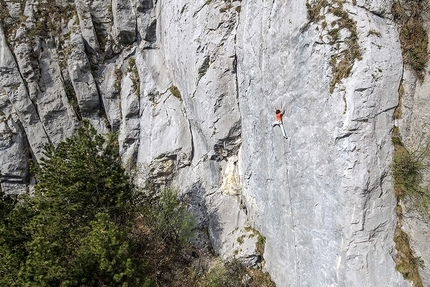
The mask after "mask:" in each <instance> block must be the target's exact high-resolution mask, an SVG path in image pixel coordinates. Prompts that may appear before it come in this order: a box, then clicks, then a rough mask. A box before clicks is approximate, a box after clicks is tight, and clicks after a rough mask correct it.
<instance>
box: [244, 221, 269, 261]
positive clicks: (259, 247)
mask: <svg viewBox="0 0 430 287" xmlns="http://www.w3.org/2000/svg"><path fill="white" fill-rule="evenodd" d="M245 231H246V232H251V234H250V235H249V237H254V236H257V242H256V243H255V251H256V253H257V254H258V255H263V254H264V246H265V244H266V237H264V236H263V235H261V233H260V232H259V231H258V230H257V229H255V228H253V227H251V226H247V227H245Z"/></svg>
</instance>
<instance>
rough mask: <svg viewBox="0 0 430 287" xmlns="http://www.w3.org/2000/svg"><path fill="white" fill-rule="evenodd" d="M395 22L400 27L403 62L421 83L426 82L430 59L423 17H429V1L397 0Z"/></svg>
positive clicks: (393, 11)
mask: <svg viewBox="0 0 430 287" xmlns="http://www.w3.org/2000/svg"><path fill="white" fill-rule="evenodd" d="M391 11H392V14H393V16H394V20H395V21H396V23H397V24H398V26H399V27H400V28H399V29H400V31H399V36H400V44H401V48H402V55H403V62H404V63H405V64H406V65H408V66H410V67H411V68H412V70H413V71H414V72H415V74H416V75H417V77H418V79H419V80H420V81H423V80H424V76H425V67H426V66H427V62H428V59H429V55H428V52H427V46H428V41H429V40H428V35H427V32H426V30H425V28H424V24H423V23H424V21H423V17H428V16H429V15H427V14H429V11H430V4H429V3H428V1H420V0H411V1H401V2H400V1H399V0H396V1H395V2H394V3H393V6H392V10H391Z"/></svg>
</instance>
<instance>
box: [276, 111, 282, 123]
mask: <svg viewBox="0 0 430 287" xmlns="http://www.w3.org/2000/svg"><path fill="white" fill-rule="evenodd" d="M282 115H283V113H277V114H276V120H277V121H278V122H282Z"/></svg>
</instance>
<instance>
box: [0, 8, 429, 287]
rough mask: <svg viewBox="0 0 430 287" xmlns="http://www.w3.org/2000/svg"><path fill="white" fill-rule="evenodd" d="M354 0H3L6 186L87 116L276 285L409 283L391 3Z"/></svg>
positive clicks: (126, 158)
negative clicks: (398, 264)
mask: <svg viewBox="0 0 430 287" xmlns="http://www.w3.org/2000/svg"><path fill="white" fill-rule="evenodd" d="M341 2H342V1H341ZM341 2H339V1H329V2H325V1H309V2H306V1H304V0H303V1H278V0H274V1H259V0H247V1H224V0H213V1H207V0H199V1H187V0H164V1H161V0H158V1H156V0H140V1H138V0H113V1H102V0H100V1H99V0H94V1H88V0H75V1H70V0H69V1H66V0H63V1H60V0H57V1H53V0H48V1H42V0H40V1H35V0H27V1H21V2H19V3H18V2H16V1H12V0H0V4H2V7H7V9H6V10H5V11H4V12H2V14H1V26H0V83H1V85H0V151H1V152H0V170H1V174H2V183H1V187H2V189H3V190H5V191H7V192H9V193H20V192H24V191H25V190H26V188H27V187H28V184H29V174H28V159H29V158H33V159H36V160H39V159H40V158H41V156H42V153H41V152H42V148H43V145H44V144H45V143H53V144H58V143H59V142H60V141H62V140H63V139H65V138H66V137H68V136H70V135H71V134H72V133H73V131H74V129H75V128H76V126H77V125H78V124H79V121H80V120H81V119H88V120H89V121H90V122H91V123H92V124H93V125H94V126H95V127H96V128H97V129H98V130H99V131H100V132H101V133H107V132H109V131H113V132H116V133H117V134H118V140H119V143H120V152H121V155H122V160H123V163H124V165H125V166H126V167H127V168H128V169H130V170H133V172H134V173H135V174H136V175H137V178H136V180H137V181H138V182H140V183H144V182H145V181H151V182H152V183H153V184H154V185H160V186H161V185H165V184H172V185H173V186H175V187H177V188H178V190H180V192H181V194H182V196H183V198H184V200H186V201H187V202H188V203H189V204H190V209H191V210H192V211H193V212H194V213H195V215H196V216H197V219H198V223H199V227H200V228H201V229H202V230H208V234H209V238H206V236H207V235H206V233H205V232H202V234H201V238H200V239H201V240H199V241H198V242H196V244H200V245H201V246H202V247H203V246H204V245H205V244H206V242H207V240H208V239H209V240H210V241H211V243H212V245H213V247H214V249H215V250H216V252H218V253H219V254H220V255H221V256H222V257H223V258H225V259H226V260H228V259H231V258H233V257H236V258H238V259H239V260H241V261H242V262H244V263H245V264H248V265H256V264H257V265H259V264H260V265H263V266H262V267H263V268H265V269H266V270H267V271H269V272H270V274H271V276H272V278H273V280H274V281H275V282H276V284H277V286H410V285H411V284H410V283H409V282H407V281H405V280H404V279H403V277H402V275H401V274H400V273H398V272H397V271H396V269H395V262H394V257H395V253H396V251H395V249H394V241H393V235H394V229H395V226H396V222H397V218H396V214H395V206H396V199H395V196H394V193H393V190H392V189H393V188H392V187H393V186H392V178H391V174H390V164H391V158H392V149H393V148H392V144H391V132H392V129H393V125H394V121H393V112H394V109H395V108H396V106H397V105H398V88H399V85H400V82H401V79H402V75H403V63H402V55H401V50H400V44H399V38H398V32H397V27H396V25H395V24H394V22H393V20H392V16H391V4H392V3H391V1H382V0H381V1H379V0H378V1H367V0H356V1H355V0H354V1H347V3H343V4H342V3H341ZM274 107H276V108H284V109H285V115H284V126H285V130H286V133H287V136H288V139H284V138H283V137H282V134H281V131H280V130H279V128H278V127H272V122H273V121H274V120H275V118H274V112H273V109H274ZM256 230H258V232H259V233H260V234H261V236H264V237H265V244H264V247H265V248H264V254H263V257H264V261H262V257H261V254H260V253H261V245H262V241H261V240H259V239H261V238H262V237H261V236H260V237H259V236H258V232H257V231H256ZM239 238H240V240H238V239H239ZM263 243H264V241H263ZM422 256H423V259H424V260H428V259H430V258H429V257H428V254H427V255H425V254H423V255H422ZM426 256H427V257H426ZM427 282H430V281H427Z"/></svg>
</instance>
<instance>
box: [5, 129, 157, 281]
mask: <svg viewBox="0 0 430 287" xmlns="http://www.w3.org/2000/svg"><path fill="white" fill-rule="evenodd" d="M44 155H45V157H44V159H43V160H42V161H41V162H40V164H39V165H38V166H36V165H34V166H33V168H32V170H33V173H34V176H35V178H36V180H37V184H36V185H35V190H34V194H33V195H24V196H22V198H20V199H19V200H16V199H13V198H9V197H4V196H3V198H2V200H1V201H0V204H1V206H0V207H1V209H0V212H1V214H0V215H1V218H0V286H145V285H146V286H149V285H150V280H149V279H148V278H149V277H148V276H147V275H146V273H145V270H147V268H146V266H145V263H144V260H143V259H142V258H141V257H139V252H136V250H137V248H138V244H137V242H135V240H133V239H132V237H131V236H130V234H131V230H132V222H133V216H134V215H133V214H132V210H133V208H132V204H133V193H134V188H133V185H132V184H131V181H130V179H129V177H128V176H127V175H126V173H125V171H124V169H123V168H122V167H121V165H120V162H119V155H118V152H117V148H116V146H115V144H114V141H109V140H108V141H106V140H105V139H104V138H103V137H102V136H100V135H98V134H97V132H96V131H95V130H94V128H92V127H91V126H90V124H88V123H86V122H84V123H83V124H82V125H81V127H80V128H79V129H78V130H77V132H76V133H75V135H74V136H73V137H71V138H70V139H68V140H66V141H65V142H63V143H61V144H60V145H59V146H58V147H56V148H54V147H53V146H47V147H46V148H45V153H44Z"/></svg>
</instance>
